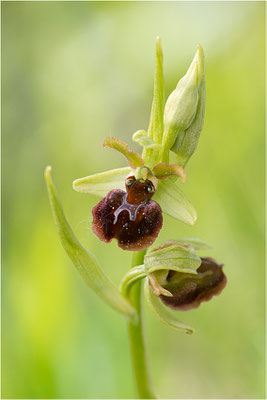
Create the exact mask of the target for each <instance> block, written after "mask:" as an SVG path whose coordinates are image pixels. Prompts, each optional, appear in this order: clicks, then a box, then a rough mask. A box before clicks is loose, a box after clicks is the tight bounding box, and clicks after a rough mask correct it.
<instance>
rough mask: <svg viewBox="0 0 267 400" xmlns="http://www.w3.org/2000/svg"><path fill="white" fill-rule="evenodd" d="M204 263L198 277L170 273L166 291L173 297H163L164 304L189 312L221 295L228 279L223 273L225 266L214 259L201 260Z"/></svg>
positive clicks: (199, 269) (199, 268) (198, 270)
mask: <svg viewBox="0 0 267 400" xmlns="http://www.w3.org/2000/svg"><path fill="white" fill-rule="evenodd" d="M201 260H202V263H201V265H200V266H199V267H198V269H197V273H198V274H197V275H191V274H183V273H181V272H176V271H169V274H168V276H167V278H166V280H167V282H168V283H166V284H165V285H164V289H166V290H168V291H170V292H171V293H172V295H173V297H167V296H163V295H161V296H160V298H161V300H162V301H163V303H164V304H166V305H167V306H169V307H170V308H173V309H175V310H180V311H187V310H191V309H193V308H197V307H199V306H200V304H201V302H202V301H208V300H210V299H211V298H212V297H213V296H214V295H218V294H220V293H221V291H222V290H223V288H224V287H225V286H226V283H227V279H226V276H225V275H224V273H223V270H222V267H223V264H221V265H219V264H217V263H216V261H215V260H214V259H212V258H209V257H206V258H201Z"/></svg>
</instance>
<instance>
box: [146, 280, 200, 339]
mask: <svg viewBox="0 0 267 400" xmlns="http://www.w3.org/2000/svg"><path fill="white" fill-rule="evenodd" d="M145 295H146V299H147V302H148V305H149V306H150V308H151V310H152V311H153V313H154V314H155V315H156V317H157V318H158V319H159V320H160V321H161V322H162V323H163V324H164V325H166V326H168V327H169V328H172V329H174V330H176V331H182V332H185V333H188V334H191V333H194V331H195V330H194V329H193V328H191V327H190V326H188V325H185V324H183V323H182V322H181V321H179V320H178V319H176V318H174V317H173V316H172V314H171V313H169V312H168V311H167V308H166V307H165V306H164V305H163V304H162V303H161V300H160V299H159V298H158V297H157V296H155V294H154V293H153V291H152V289H151V287H150V285H149V280H148V279H146V282H145Z"/></svg>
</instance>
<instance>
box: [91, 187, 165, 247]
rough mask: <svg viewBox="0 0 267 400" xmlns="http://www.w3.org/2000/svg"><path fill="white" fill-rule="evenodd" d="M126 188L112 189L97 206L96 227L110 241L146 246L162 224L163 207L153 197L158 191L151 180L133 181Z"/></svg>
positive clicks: (94, 226) (94, 221) (94, 213)
mask: <svg viewBox="0 0 267 400" xmlns="http://www.w3.org/2000/svg"><path fill="white" fill-rule="evenodd" d="M126 189H127V193H126V192H124V191H122V190H118V189H114V190H111V191H110V192H109V193H108V195H107V196H106V197H104V198H103V199H102V200H101V201H100V202H99V203H98V204H97V205H96V206H95V207H94V208H93V210H92V214H93V223H92V230H93V232H94V233H95V234H96V235H97V236H98V237H99V239H100V240H102V241H104V242H106V243H109V242H110V241H111V240H112V239H117V241H118V245H119V247H121V248H122V249H123V250H130V251H139V250H144V249H146V248H147V247H149V246H150V245H151V244H152V243H153V242H154V241H155V240H156V238H157V236H158V234H159V231H160V229H161V227H162V223H163V218H162V212H161V208H160V206H159V204H158V203H156V202H155V201H153V200H150V198H151V197H152V196H153V194H154V192H155V190H153V185H152V184H151V183H150V182H149V183H148V182H138V181H133V182H132V183H131V185H128V186H127V184H126ZM148 189H149V190H148Z"/></svg>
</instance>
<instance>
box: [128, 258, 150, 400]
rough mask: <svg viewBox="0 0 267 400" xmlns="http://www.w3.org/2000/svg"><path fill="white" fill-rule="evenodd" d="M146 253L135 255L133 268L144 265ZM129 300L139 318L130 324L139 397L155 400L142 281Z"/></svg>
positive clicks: (134, 287)
mask: <svg viewBox="0 0 267 400" xmlns="http://www.w3.org/2000/svg"><path fill="white" fill-rule="evenodd" d="M145 253H146V252H145V251H139V252H135V253H134V254H133V259H132V267H135V266H137V265H141V264H143V263H144V256H145ZM129 299H130V301H131V303H132V305H133V306H134V308H135V309H136V311H137V313H138V316H139V319H138V323H137V324H134V323H133V322H131V321H129V322H128V332H129V339H130V346H131V355H132V363H133V369H134V375H135V382H136V387H137V391H138V396H139V398H140V399H155V398H156V397H155V394H154V392H153V389H152V384H151V378H150V371H149V368H148V360H147V353H146V347H145V342H144V332H143V325H142V302H141V281H140V280H139V281H137V282H136V283H135V284H134V285H133V287H132V289H131V291H130V294H129Z"/></svg>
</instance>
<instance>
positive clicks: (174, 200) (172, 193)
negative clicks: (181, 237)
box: [153, 178, 197, 225]
mask: <svg viewBox="0 0 267 400" xmlns="http://www.w3.org/2000/svg"><path fill="white" fill-rule="evenodd" d="M153 200H155V201H157V202H158V203H159V205H160V206H161V209H162V211H163V212H165V213H166V214H168V215H170V216H171V217H173V218H176V219H178V220H179V221H181V222H183V223H185V224H187V225H194V223H195V222H196V219H197V212H196V210H195V208H194V206H193V205H192V203H191V202H190V201H189V200H188V198H187V197H186V195H185V194H184V192H183V191H182V190H181V189H180V188H179V186H178V184H177V182H173V181H172V180H171V178H169V179H166V180H164V181H163V180H159V181H158V188H157V191H156V193H155V195H154V196H153Z"/></svg>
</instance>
